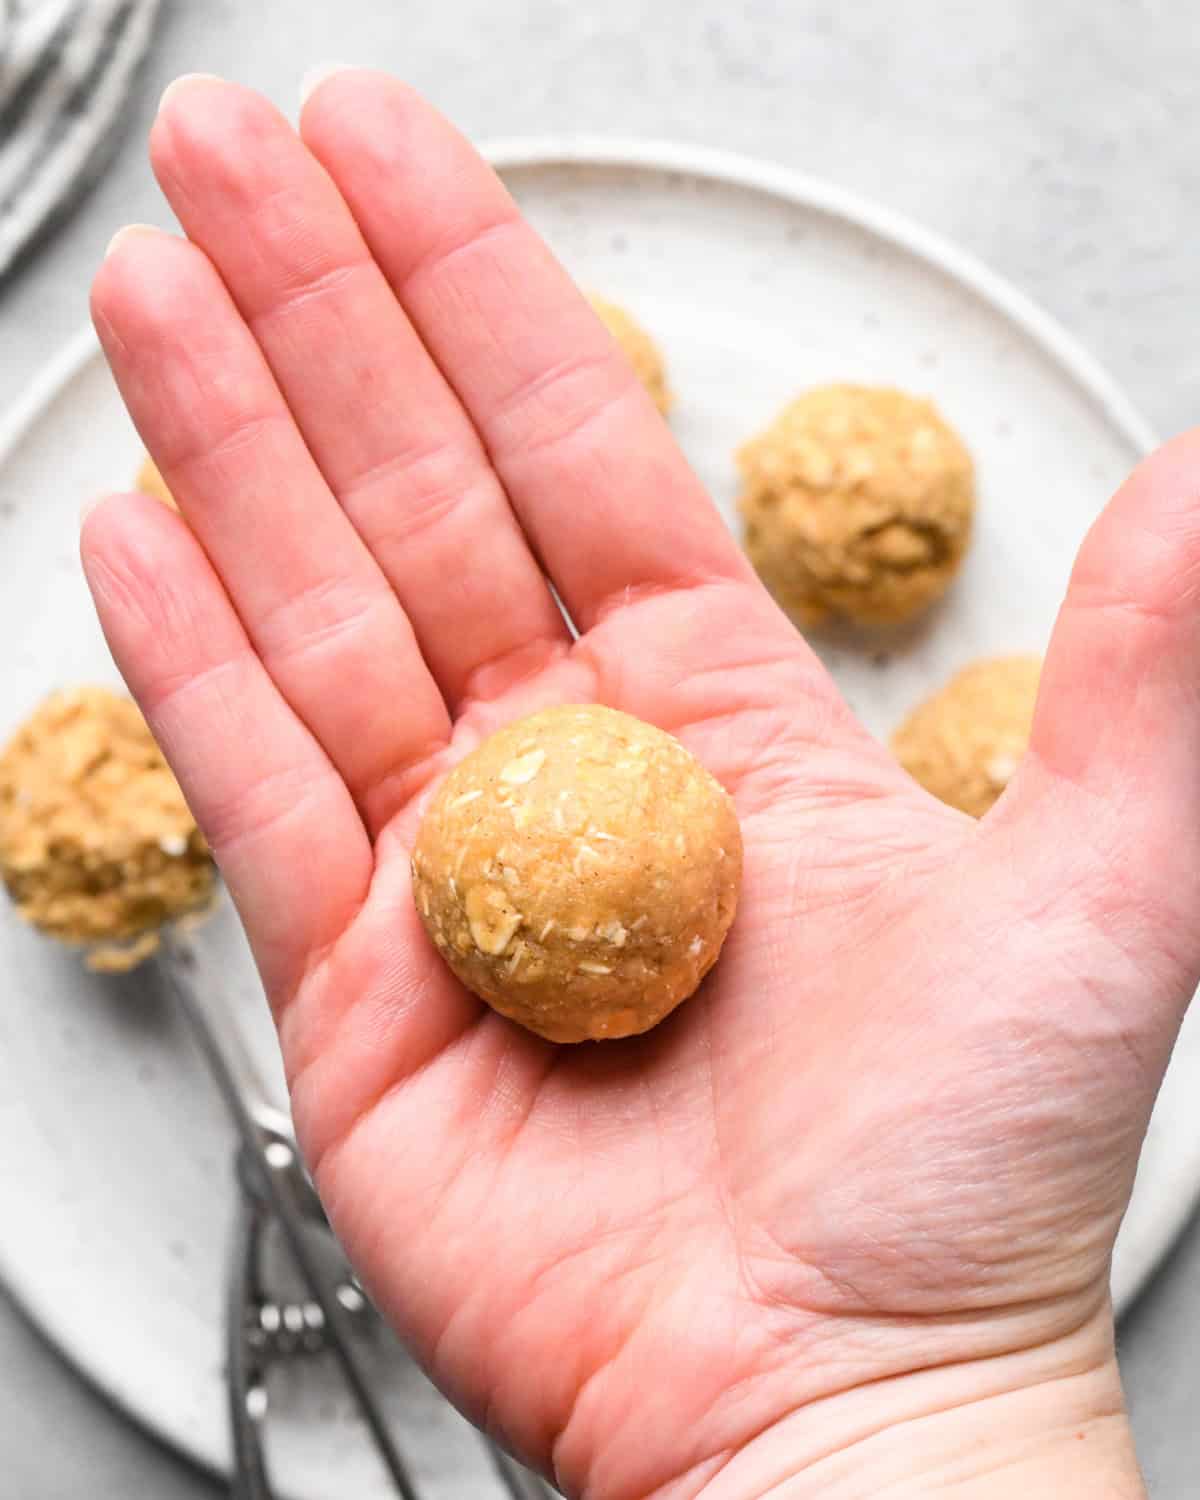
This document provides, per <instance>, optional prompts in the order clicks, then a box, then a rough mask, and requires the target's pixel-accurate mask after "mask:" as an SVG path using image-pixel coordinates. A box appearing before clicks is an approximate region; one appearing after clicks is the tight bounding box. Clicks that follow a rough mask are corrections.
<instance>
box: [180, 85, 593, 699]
mask: <svg viewBox="0 0 1200 1500" xmlns="http://www.w3.org/2000/svg"><path fill="white" fill-rule="evenodd" d="M169 96H170V97H169V98H168V99H166V100H165V101H164V104H163V107H162V109H161V111H160V113H159V117H158V121H157V123H156V124H155V127H154V130H153V132H152V134H151V158H152V161H153V163H154V169H155V172H156V174H157V176H158V179H159V182H160V183H161V184H162V187H163V190H164V192H165V193H166V195H167V197H168V199H169V200H170V202H171V206H172V207H173V208H174V210H175V212H176V213H177V214H178V216H179V219H180V222H181V223H182V225H183V227H184V230H185V231H186V232H187V234H188V236H189V237H190V238H191V239H192V240H193V241H195V243H196V244H198V245H200V246H201V247H202V248H203V249H204V251H205V252H206V253H207V254H208V255H209V256H210V257H211V259H212V260H213V262H214V264H215V265H216V267H217V269H218V270H219V271H220V273H221V276H222V278H223V279H224V281H225V284H226V286H227V287H228V288H229V290H230V292H231V293H232V295H233V298H234V300H235V301H236V303H237V305H238V308H239V310H240V311H241V314H242V316H243V318H244V319H245V320H246V323H247V324H248V325H249V327H250V328H251V330H252V331H253V333H254V336H255V338H256V339H257V340H258V342H259V345H260V347H261V348H262V350H263V352H264V354H265V355H266V357H267V360H268V362H269V364H270V366H271V369H272V371H273V372H274V375H275V378H276V380H277V381H278V383H279V387H280V389H281V391H282V392H283V395H284V397H285V399H286V400H287V403H288V405H289V406H290V407H291V410H292V412H293V413H294V414H295V417H296V419H297V421H298V423H299V425H300V428H301V430H302V431H303V433H304V437H305V441H306V442H307V444H308V447H309V449H310V451H311V452H312V454H313V456H314V457H315V458H316V460H317V463H318V464H319V466H320V468H321V471H322V472H323V474H324V475H325V478H326V480H327V481H328V483H329V485H330V486H331V488H332V489H333V491H334V493H335V494H336V495H337V497H338V499H339V501H340V502H341V505H342V507H343V509H344V510H345V512H346V514H347V515H348V516H349V517H350V519H351V521H352V522H353V523H354V525H355V527H356V528H357V529H358V531H359V534H360V535H361V536H362V537H363V539H364V540H365V541H366V543H367V545H368V546H369V547H370V549H371V551H372V552H373V554H374V556H375V558H376V560H377V561H378V563H379V565H380V567H381V568H382V569H383V571H384V573H385V574H386V575H387V577H388V579H389V580H390V582H391V584H392V587H393V588H394V589H395V591H396V593H397V595H398V597H399V599H400V601H401V603H402V604H403V606H404V608H405V610H406V612H407V613H408V616H409V618H410V619H411V621H412V623H413V627H414V629H415V631H416V633H417V638H418V640H419V642H420V645H421V649H422V652H423V653H424V656H425V659H426V661H427V662H428V663H429V666H430V669H431V670H432V672H433V674H434V676H435V677H436V679H437V681H438V683H439V684H440V685H441V687H442V689H443V691H444V693H445V694H446V696H447V698H448V700H449V701H450V703H451V705H452V706H453V705H457V703H458V702H459V701H460V700H461V699H462V698H463V696H464V695H466V694H467V693H468V692H470V691H472V690H473V689H475V688H478V687H480V683H479V681H478V679H479V676H480V672H481V668H483V667H485V666H489V665H492V664H497V663H504V662H505V661H508V660H510V659H511V658H512V656H513V653H514V652H521V653H524V654H526V655H527V654H528V651H529V648H530V647H534V648H535V651H536V648H537V647H538V646H540V647H541V648H542V652H543V653H544V652H545V651H546V649H548V648H550V649H552V648H554V647H557V648H559V649H563V648H565V646H566V645H567V643H568V640H569V636H568V633H567V630H566V626H565V624H564V622H563V619H562V616H561V614H560V612H559V610H558V608H557V607H556V605H555V603H554V600H553V597H552V595H551V593H550V590H549V588H548V586H547V584H546V581H545V578H544V576H543V574H542V571H541V569H540V567H539V566H538V564H537V562H536V560H535V559H534V557H533V554H532V553H531V552H530V550H529V546H528V544H527V543H526V540H525V538H524V536H523V535H522V533H521V529H520V527H519V526H518V525H517V521H516V518H515V517H514V515H513V513H512V511H511V509H510V508H509V504H508V499H507V497H506V495H505V494H504V490H503V487H502V486H501V484H500V481H499V479H498V478H497V477H496V474H495V472H494V470H493V469H492V467H491V464H490V463H489V461H488V458H487V454H486V453H485V452H484V449H483V445H482V444H481V442H480V440H479V436H478V434H477V433H476V431H475V429H474V427H473V426H472V425H471V422H470V421H469V419H468V418H467V416H466V414H465V413H464V411H463V409H462V407H461V405H460V404H459V401H458V398H457V397H456V396H455V395H454V393H453V392H452V391H451V390H450V388H449V386H448V385H447V384H446V382H445V380H444V379H443V378H442V376H441V373H440V372H439V370H438V368H437V366H436V365H435V364H434V362H433V360H432V359H431V358H430V356H429V354H428V352H427V351H426V349H425V347H424V345H423V344H422V343H421V341H420V339H419V338H418V337H417V335H416V333H415V332H414V331H413V328H412V325H411V323H410V322H409V321H408V319H407V317H406V316H405V314H404V311H403V309H402V308H401V306H400V304H399V303H398V302H397V300H396V298H395V297H394V296H393V295H392V291H391V288H390V287H389V286H388V283H387V281H386V280H385V279H384V276H383V274H382V273H381V272H380V270H379V267H378V266H377V265H376V264H375V262H374V261H373V260H372V259H371V254H370V251H369V250H368V249H367V247H366V245H365V244H364V243H363V238H362V235H361V234H360V233H359V231H358V228H357V226H356V225H355V223H354V220H353V219H352V218H351V216H350V213H349V211H348V209H347V208H346V205H345V203H344V202H343V200H342V198H341V197H340V195H339V194H338V191H337V189H336V188H335V187H334V185H333V183H332V182H331V181H330V180H329V177H328V175H327V174H326V172H325V171H324V170H323V169H322V168H321V167H320V166H319V164H318V163H317V162H316V160H315V159H314V158H313V156H312V155H311V153H310V152H309V151H307V150H306V149H305V147H304V146H303V145H302V144H301V142H300V140H299V138H298V137H297V135H296V133H295V131H294V130H293V129H292V128H291V126H290V125H289V124H288V123H287V121H286V120H285V119H284V118H283V116H282V115H281V114H279V112H278V111H277V110H276V109H275V108H274V106H273V105H271V104H269V103H268V102H267V100H265V99H264V98H262V97H261V96H260V95H258V94H256V93H254V92H252V91H251V90H249V89H244V88H240V87H237V86H235V85H233V84H227V83H222V82H220V81H219V80H217V79H207V78H196V79H188V80H184V81H182V82H181V83H180V84H179V85H177V86H176V87H175V88H173V89H171V90H170V91H169ZM482 687H483V688H484V690H486V689H487V684H486V683H484V684H482Z"/></svg>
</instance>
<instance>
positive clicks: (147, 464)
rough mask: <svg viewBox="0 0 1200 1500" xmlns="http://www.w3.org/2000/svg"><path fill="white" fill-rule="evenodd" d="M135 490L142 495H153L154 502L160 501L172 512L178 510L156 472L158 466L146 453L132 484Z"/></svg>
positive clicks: (162, 480)
mask: <svg viewBox="0 0 1200 1500" xmlns="http://www.w3.org/2000/svg"><path fill="white" fill-rule="evenodd" d="M133 487H134V489H135V490H139V491H140V492H141V493H142V494H143V495H153V496H154V498H155V499H156V500H161V501H162V503H163V504H164V505H169V506H170V507H171V509H172V510H178V509H179V507H178V505H176V504H175V497H174V495H172V494H171V491H170V490H169V489H168V488H167V481H166V480H165V479H164V478H163V477H162V475H161V474H160V473H159V471H158V465H157V464H156V463H155V462H154V460H153V459H152V458H151V457H150V455H149V454H148V453H147V455H146V456H145V458H144V459H143V460H142V466H141V468H140V469H139V470H138V472H137V478H136V479H135V480H134V482H133Z"/></svg>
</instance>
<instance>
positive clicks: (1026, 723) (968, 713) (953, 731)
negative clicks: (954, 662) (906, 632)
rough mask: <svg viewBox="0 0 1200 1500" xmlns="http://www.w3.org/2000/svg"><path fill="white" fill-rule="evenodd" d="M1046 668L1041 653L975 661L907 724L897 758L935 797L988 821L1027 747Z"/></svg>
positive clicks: (896, 739)
mask: <svg viewBox="0 0 1200 1500" xmlns="http://www.w3.org/2000/svg"><path fill="white" fill-rule="evenodd" d="M1041 670H1042V663H1041V658H1040V657H1037V656H998V657H994V658H991V659H989V660H986V661H977V662H974V663H973V664H972V665H971V666H969V667H966V668H965V669H964V670H963V671H961V672H959V673H958V675H957V676H956V677H952V678H951V679H950V681H949V682H948V683H947V684H946V686H945V687H944V688H942V690H941V692H939V693H935V694H934V695H933V697H932V698H929V699H927V700H926V701H925V702H924V703H922V704H921V706H920V707H919V708H917V709H915V710H914V711H913V712H912V713H911V714H910V715H909V716H908V718H907V719H906V720H905V721H904V723H903V724H901V726H900V728H899V729H898V730H897V731H896V733H895V734H894V735H893V736H892V750H893V752H894V753H895V755H896V758H897V760H899V762H900V764H901V765H902V766H903V767H904V769H905V770H906V771H907V772H908V773H909V775H910V776H912V777H913V778H914V779H915V780H917V781H919V782H920V783H921V785H922V786H923V787H924V788H925V789H926V791H929V792H932V793H933V795H934V796H935V797H940V798H941V800H942V801H943V802H948V803H949V804H950V806H951V807H957V808H959V809H960V810H961V811H962V812H965V813H970V814H971V816H972V817H974V818H981V817H983V815H984V813H985V812H987V810H988V808H990V807H991V805H992V804H993V803H994V802H995V801H996V799H997V797H999V795H1000V793H1001V792H1002V791H1003V790H1004V788H1005V787H1006V786H1007V785H1008V783H1009V781H1010V780H1011V778H1012V776H1013V773H1014V772H1015V771H1016V769H1017V765H1018V763H1019V762H1020V759H1021V756H1022V755H1024V753H1025V747H1026V746H1027V745H1028V743H1029V731H1030V729H1031V727H1032V725H1033V705H1034V700H1035V699H1036V698H1037V689H1038V677H1039V676H1040V674H1041Z"/></svg>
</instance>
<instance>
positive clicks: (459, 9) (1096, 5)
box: [0, 0, 1200, 1500]
mask: <svg viewBox="0 0 1200 1500" xmlns="http://www.w3.org/2000/svg"><path fill="white" fill-rule="evenodd" d="M328 58H337V59H340V60H344V61H348V62H371V63H374V64H377V65H379V66H384V67H389V68H391V69H393V70H395V71H397V72H399V73H401V74H403V75H404V76H406V77H407V78H408V79H410V80H411V81H412V82H414V83H415V84H416V85H417V86H418V87H420V88H422V89H423V90H424V91H425V92H426V93H428V94H429V95H430V96H431V97H432V98H433V99H434V100H435V101H436V102H437V103H438V104H440V105H441V106H442V107H443V108H444V109H445V110H447V111H448V112H449V113H450V114H451V115H453V116H454V117H455V118H456V119H457V120H458V121H459V122H460V123H461V124H462V125H463V126H465V127H466V128H467V129H468V130H469V131H471V132H472V133H473V134H475V135H476V136H479V137H486V136H495V135H507V134H513V133H519V132H545V131H610V132H614V133H622V134H642V135H650V136H657V137H663V138H674V139H677V140H683V141H696V142H703V143H706V144H712V145H720V146H724V147H728V148H731V149H735V150H741V151H745V152H750V153H753V154H757V155H761V156H766V157H771V158H774V159H776V160H779V161H782V162H786V163H788V164H790V165H792V166H795V167H799V168H802V169H804V170H807V171H811V172H816V173H819V174H822V175H825V176H829V177H832V178H835V179H837V180H838V181H840V182H842V183H844V184H846V185H847V186H850V187H853V188H856V189H858V190H860V191H861V192H864V193H867V194H870V195H871V196H873V197H875V198H877V199H879V200H881V201H882V202H884V203H887V204H889V205H891V206H892V207H894V208H897V209H900V210H902V211H903V212H905V213H906V214H909V215H911V216H913V217H915V218H917V219H920V220H922V221H924V222H925V223H926V224H928V225H929V226H931V227H932V228H935V229H938V230H940V231H942V232H943V233H945V234H948V235H950V236H952V237H953V238H954V239H956V240H958V241H960V242H961V243H962V244H963V245H965V246H966V247H968V248H969V249H971V250H973V251H974V252H976V253H977V254H978V255H979V256H981V257H982V258H984V259H985V260H987V261H988V262H990V263H991V265H992V266H994V267H995V268H996V269H997V270H999V271H1001V272H1002V273H1004V274H1005V275H1007V276H1009V277H1010V278H1012V279H1013V280H1014V281H1016V282H1017V283H1019V284H1020V285H1021V286H1022V287H1024V288H1025V289H1026V290H1027V291H1028V292H1030V293H1031V294H1032V295H1033V296H1034V297H1035V298H1037V299H1038V300H1039V301H1040V302H1041V303H1042V304H1043V305H1044V306H1046V307H1047V308H1048V309H1049V310H1050V311H1051V312H1053V313H1055V314H1056V315H1057V316H1058V317H1059V318H1060V319H1061V320H1062V322H1064V323H1065V324H1066V325H1067V327H1068V328H1070V329H1071V330H1072V331H1073V332H1074V333H1075V334H1076V335H1078V336H1079V338H1081V339H1082V341H1083V342H1084V343H1085V344H1087V345H1088V346H1089V347H1090V348H1091V349H1092V350H1093V351H1094V352H1095V353H1096V354H1098V355H1099V356H1100V358H1101V359H1102V360H1103V361H1104V362H1105V363H1106V364H1107V365H1108V367H1109V368H1110V370H1111V371H1112V372H1113V374H1114V375H1115V376H1116V377H1117V379H1118V380H1119V381H1120V382H1121V383H1122V384H1123V385H1124V386H1125V388H1126V389H1127V391H1128V392H1129V393H1130V394H1131V395H1132V397H1133V398H1134V400H1135V401H1136V402H1137V403H1138V404H1139V405H1140V406H1141V407H1142V409H1143V411H1144V412H1145V413H1146V415H1147V416H1148V417H1149V418H1150V419H1151V421H1152V422H1153V423H1155V424H1156V425H1157V427H1158V428H1159V430H1160V431H1161V432H1162V433H1164V434H1167V433H1170V432H1173V431H1176V430H1178V429H1179V428H1181V427H1183V426H1185V425H1188V424H1189V423H1190V422H1192V421H1193V420H1195V416H1196V412H1197V407H1198V406H1200V341H1198V340H1197V338H1196V316H1195V314H1196V308H1197V299H1198V296H1200V259H1198V258H1197V255H1196V248H1195V247H1196V243H1197V239H1198V237H1200V149H1198V148H1200V136H1198V135H1197V131H1196V128H1195V123H1194V121H1195V80H1196V78H1197V77H1198V76H1200V12H1198V11H1197V10H1196V8H1195V7H1194V6H1193V5H1191V4H1190V3H1186V0H1120V3H1119V0H1002V3H1000V4H993V5H984V4H982V3H979V0H936V3H935V0H853V3H845V4H839V3H837V0H828V3H824V0H795V3H790V4H789V3H786V0H740V3H736V4H731V3H729V0H723V3H717V0H604V3H603V4H600V3H594V0H576V3H573V4H570V3H566V0H561V3H556V0H442V3H441V4H438V5H384V4H379V3H376V0H323V3H316V0H240V3H238V0H191V3H185V0H176V3H174V4H172V3H170V0H167V3H166V4H165V8H164V14H163V19H162V24H161V27H160V31H159V35H158V37H157V41H156V44H155V48H154V51H153V54H152V56H151V57H150V59H149V62H148V65H147V68H146V72H145V76H144V78H143V80H142V83H141V86H140V88H139V92H138V97H137V99H136V100H135V102H134V104H133V107H132V109H131V111H130V120H129V129H128V133H127V136H126V139H125V141H124V143H123V145H122V148H121V150H120V153H119V155H118V157H117V159H116V161H115V163H114V165H113V167H112V169H111V171H110V172H109V174H108V176H107V177H106V178H105V180H104V181H103V182H102V183H101V184H100V186H99V187H98V188H97V189H96V190H95V191H94V192H93V193H92V194H91V195H90V196H89V197H88V199H87V200H86V201H85V202H84V203H82V204H81V205H80V206H79V208H78V210H77V212H76V213H75V214H74V215H73V217H72V218H71V219H70V220H69V221H68V222H67V223H66V224H65V225H64V226H63V227H62V228H61V229H60V230H59V231H58V233H57V234H56V235H55V237H54V238H53V240H52V241H50V242H49V243H48V244H47V245H46V246H45V247H44V248H43V249H42V251H41V252H40V253H39V254H38V255H37V256H36V257H35V258H33V259H32V260H31V261H30V263H29V264H27V265H26V266H25V268H24V269H23V270H22V271H21V273H20V274H18V275H17V276H16V277H15V278H13V279H11V280H10V281H9V282H8V283H7V284H6V285H4V286H3V287H0V405H2V404H4V403H7V401H9V400H11V399H12V398H13V397H14V396H16V395H17V394H18V393H19V392H20V391H21V390H22V389H23V388H24V386H25V384H26V382H27V380H28V378H29V376H30V374H31V372H32V371H34V370H35V369H36V368H37V367H38V366H39V365H40V364H41V363H42V362H43V360H44V359H45V358H46V356H47V355H48V354H49V353H50V352H52V351H53V350H54V349H55V348H56V347H57V346H58V345H59V344H60V343H61V342H62V341H63V340H65V339H66V338H67V337H68V336H69V335H70V334H71V333H72V332H73V331H74V330H75V329H76V328H77V327H78V326H79V325H80V324H81V323H82V321H83V319H84V317H85V314H86V293H87V282H88V277H89V273H90V270H91V268H92V266H93V265H94V264H95V262H96V261H97V259H98V258H99V256H100V254H101V252H102V250H103V247H104V244H105V242H106V241H107V239H108V236H109V235H110V234H111V232H112V231H113V229H114V228H115V227H116V226H117V225H118V224H120V223H122V222H124V221H127V220H130V219H146V220H151V221H155V220H157V221H161V222H165V214H164V210H163V209H162V207H161V205H160V204H159V202H158V200H157V197H156V192H155V188H154V185H153V182H152V181H151V178H150V174H149V172H148V170H147V168H146V165H145V157H144V151H143V148H142V140H143V138H144V136H145V132H146V129H147V127H148V125H149V123H150V120H151V118H152V116H153V111H154V106H155V103H156V101H157V98H158V95H159V92H160V90H161V89H162V87H163V85H164V84H165V83H166V82H167V81H168V80H169V79H170V78H171V77H172V76H174V75H175V74H176V73H179V72H183V71H191V70H206V71H211V72H217V73H222V74H224V75H226V76H230V77H235V78H239V79H242V80H244V81H247V82H250V83H254V84H256V85H257V86H259V87H261V88H263V89H265V90H266V91H267V92H268V93H269V94H271V95H272V96H273V97H274V98H275V99H276V100H277V101H278V102H279V103H281V104H283V105H284V106H285V107H287V108H292V107H293V105H294V102H295V98H296V91H297V85H298V81H299V78H300V76H301V73H302V72H303V70H304V69H305V68H306V67H307V66H309V65H310V64H311V63H313V62H314V61H318V60H322V59H328ZM5 1211H6V1212H12V1211H14V1206H13V1205H11V1204H10V1205H7V1206H6V1209H5ZM1122 1349H1123V1357H1124V1368H1125V1373H1126V1382H1127V1385H1128V1387H1129V1392H1130V1398H1131V1401H1132V1404H1133V1410H1134V1417H1135V1422H1136V1425H1137V1430H1138V1436H1139V1441H1140V1447H1141V1453H1142V1458H1143V1462H1144V1464H1145V1467H1146V1470H1147V1472H1148V1475H1149V1478H1150V1481H1151V1488H1152V1493H1153V1494H1154V1495H1155V1497H1157V1500H1194V1497H1195V1496H1196V1495H1197V1494H1200V1423H1198V1422H1197V1419H1196V1409H1197V1395H1196V1388H1197V1385H1200V1224H1197V1225H1194V1226H1193V1228H1192V1230H1191V1232H1190V1233H1189V1235H1188V1236H1187V1238H1186V1239H1185V1241H1184V1242H1183V1243H1182V1244H1181V1246H1180V1248H1179V1250H1178V1251H1177V1253H1176V1254H1175V1256H1174V1257H1173V1258H1172V1259H1171V1261H1170V1263H1169V1264H1168V1265H1167V1267H1166V1268H1165V1269H1164V1272H1163V1274H1162V1275H1161V1276H1160V1277H1159V1278H1158V1280H1157V1281H1156V1283H1155V1284H1154V1286H1153V1287H1152V1288H1151V1289H1150V1291H1149V1292H1148V1293H1147V1295H1146V1296H1145V1297H1144V1298H1143V1299H1142V1302H1141V1303H1140V1304H1139V1306H1138V1307H1137V1308H1136V1309H1135V1310H1134V1312H1133V1313H1132V1315H1131V1316H1130V1317H1129V1318H1128V1319H1127V1320H1126V1323H1125V1325H1124V1328H1123V1330H1122ZM0 1455H3V1457H2V1458H0V1500H8V1497H14V1500H16V1497H20V1500H26V1497H32V1496H39V1497H45V1500H57V1497H67V1496H77V1495H80V1494H87V1495H89V1496H97V1497H99V1496H109V1495H112V1496H117V1495H120V1496H122V1497H136V1496H143V1495H144V1496H155V1497H158V1500H185V1497H186V1500H191V1497H199V1496H205V1495H210V1494H214V1493H218V1492H219V1491H218V1490H216V1489H215V1488H214V1486H213V1485H212V1483H211V1482H210V1481H208V1480H206V1479H204V1478H203V1477H202V1476H199V1475H197V1474H195V1473H194V1472H193V1471H192V1470H190V1469H188V1468H187V1467H186V1466H185V1465H183V1464H182V1463H180V1462H179V1461H178V1460H176V1459H175V1458H174V1457H173V1456H172V1455H170V1454H168V1453H165V1452H164V1451H162V1450H161V1449H159V1448H157V1447H155V1446H154V1445H153V1444H152V1443H150V1442H149V1441H148V1440H147V1439H146V1438H145V1437H144V1436H143V1435H142V1434H141V1433H140V1432H138V1431H137V1429H136V1428H134V1427H132V1426H130V1425H128V1424H127V1423H125V1422H123V1421H122V1420H121V1419H120V1418H118V1417H116V1416H114V1414H113V1413H112V1412H111V1411H110V1410H109V1409H108V1408H107V1407H106V1406H105V1405H104V1403H103V1402H102V1401H101V1400H100V1399H98V1398H97V1397H96V1396H95V1394H94V1393H93V1392H91V1391H90V1390H89V1389H88V1388H87V1387H86V1386H85V1385H84V1384H82V1383H81V1382H80V1381H79V1380H78V1378H77V1377H76V1376H75V1375H74V1374H73V1373H72V1372H71V1371H70V1370H69V1368H68V1367H67V1366H66V1365H65V1364H63V1363H62V1362H61V1361H60V1360H59V1359H58V1357H57V1356H56V1355H54V1354H53V1353H51V1352H50V1351H48V1350H47V1349H46V1348H45V1347H44V1346H43V1345H42V1344H41V1342H40V1341H39V1339H38V1338H37V1336H36V1334H35V1333H34V1331H33V1330H32V1329H31V1328H30V1327H29V1326H28V1325H27V1324H26V1323H25V1322H24V1320H23V1319H22V1318H21V1316H20V1315H19V1314H18V1312H17V1311H16V1310H15V1309H13V1308H11V1307H10V1306H8V1305H6V1304H5V1303H3V1302H2V1301H0Z"/></svg>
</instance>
